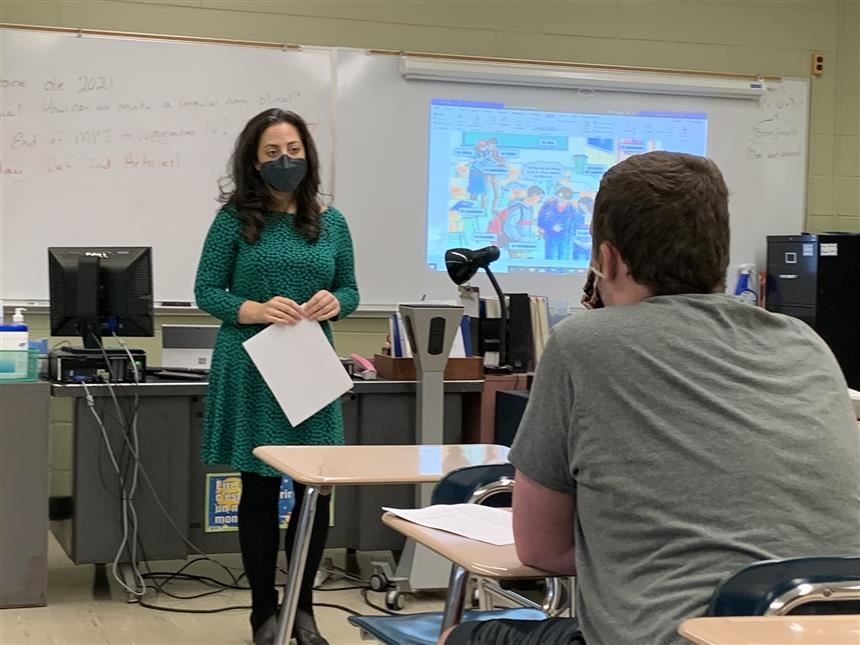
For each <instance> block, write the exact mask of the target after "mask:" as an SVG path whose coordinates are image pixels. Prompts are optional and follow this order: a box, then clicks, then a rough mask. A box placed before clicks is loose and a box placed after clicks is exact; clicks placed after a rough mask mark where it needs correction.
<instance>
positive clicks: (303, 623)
mask: <svg viewBox="0 0 860 645" xmlns="http://www.w3.org/2000/svg"><path fill="white" fill-rule="evenodd" d="M293 638H295V639H296V645H329V642H328V641H327V640H326V639H324V638H323V637H322V636H321V635H320V630H319V628H318V627H317V623H316V621H315V620H314V616H313V614H311V613H309V612H307V611H305V610H303V609H299V610H298V611H296V620H295V622H294V624H293ZM254 645H259V644H257V643H255V644H254Z"/></svg>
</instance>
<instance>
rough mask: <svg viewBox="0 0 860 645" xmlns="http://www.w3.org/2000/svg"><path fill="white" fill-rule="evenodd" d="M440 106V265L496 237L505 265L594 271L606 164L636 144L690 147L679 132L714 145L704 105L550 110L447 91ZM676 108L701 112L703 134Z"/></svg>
mask: <svg viewBox="0 0 860 645" xmlns="http://www.w3.org/2000/svg"><path fill="white" fill-rule="evenodd" d="M434 108H438V109H439V110H440V111H439V112H438V114H439V115H442V116H440V117H439V118H438V119H437V120H434V122H433V128H431V155H430V167H429V178H428V182H429V184H428V185H429V186H430V192H429V194H428V200H429V206H430V213H429V214H428V262H430V263H431V264H433V265H434V267H438V268H440V269H441V268H443V266H441V265H438V264H435V263H434V258H435V257H440V256H442V255H443V254H444V248H450V247H451V246H465V247H469V248H479V247H482V246H487V245H491V244H492V245H495V246H498V247H499V249H500V251H501V258H500V260H499V262H497V265H495V266H498V268H499V269H501V270H503V271H505V270H507V271H541V272H571V271H584V270H586V268H587V267H588V263H589V261H590V257H591V233H590V226H591V217H592V213H593V210H594V198H595V196H596V195H597V190H598V188H599V186H600V179H601V177H602V176H603V174H604V173H605V172H606V171H607V170H608V169H609V168H610V167H612V166H613V165H615V164H616V163H618V162H620V161H622V160H623V159H626V158H628V157H630V156H632V155H635V154H640V153H643V152H648V151H650V150H658V149H663V150H666V149H680V150H684V145H681V144H685V145H686V140H682V139H681V138H680V135H678V134H677V133H678V132H683V133H684V136H685V137H687V138H688V139H689V141H690V143H689V145H688V146H687V149H686V150H684V151H689V152H693V153H694V154H695V153H698V154H704V145H705V141H706V139H705V137H706V126H707V120H706V117H705V115H699V114H695V115H667V114H656V115H652V114H650V113H649V114H647V115H593V114H574V113H569V114H568V113H545V112H527V111H525V110H520V109H510V110H507V109H501V106H497V105H495V104H494V105H491V106H489V107H487V106H486V105H484V104H480V105H478V106H477V107H473V106H472V104H468V103H467V104H460V103H456V102H455V103H454V104H450V103H449V102H444V101H440V104H439V105H438V106H436V105H434ZM433 114H437V113H436V112H433ZM676 116H677V117H678V118H681V119H687V120H688V121H690V122H692V121H693V120H695V122H696V123H697V124H698V126H697V127H698V130H696V132H697V135H698V137H699V138H698V139H695V140H694V139H693V138H692V137H691V136H690V134H689V132H690V130H688V129H687V128H688V126H687V125H686V123H684V124H680V125H679V124H678V118H675V117H676ZM565 119H566V121H565ZM661 119H662V120H661ZM487 126H490V127H487ZM673 128H674V129H673ZM622 133H623V135H624V136H619V135H621V134H622ZM643 135H647V136H643ZM673 137H674V138H673ZM679 142H680V143H679ZM699 148H700V149H701V150H699ZM443 182H444V183H443ZM443 186H445V187H446V189H443ZM441 190H446V192H447V195H446V196H445V197H443V195H442V194H441ZM443 200H444V201H443ZM446 209H447V236H445V239H446V244H442V239H441V238H442V235H440V233H441V231H442V230H445V226H446V225H445V223H443V220H442V218H441V217H438V216H436V217H435V218H434V216H433V214H432V213H433V212H436V213H438V214H439V215H441V214H442V213H443V212H445V210H446ZM431 231H438V232H439V233H434V234H433V235H432V236H431V235H430V233H431ZM431 240H433V241H432V242H431ZM431 243H432V244H433V245H434V246H433V248H432V249H431V246H430V245H431Z"/></svg>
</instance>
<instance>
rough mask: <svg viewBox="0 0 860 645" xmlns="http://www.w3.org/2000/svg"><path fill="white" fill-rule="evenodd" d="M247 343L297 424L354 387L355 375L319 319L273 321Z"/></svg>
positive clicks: (259, 367) (251, 354)
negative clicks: (343, 363) (347, 371)
mask: <svg viewBox="0 0 860 645" xmlns="http://www.w3.org/2000/svg"><path fill="white" fill-rule="evenodd" d="M244 345H245V351H247V352H248V355H249V356H250V357H251V360H252V361H254V365H256V366H257V369H258V370H259V371H260V374H261V375H262V376H263V380H265V381H266V384H267V385H268V386H269V389H270V390H271V391H272V394H273V395H274V396H275V400H277V402H278V403H279V404H280V406H281V409H282V410H283V411H284V414H286V415H287V419H289V421H290V423H291V424H292V425H294V426H297V425H299V424H300V423H301V422H302V421H305V420H306V419H308V418H309V417H311V416H313V415H314V414H316V413H317V412H319V411H320V410H321V409H323V408H324V407H325V406H327V405H328V404H329V403H331V402H332V401H334V400H335V399H337V398H338V397H340V396H341V395H342V394H344V393H346V392H349V390H351V389H352V379H351V378H350V377H349V374H347V373H346V370H345V369H344V368H343V365H341V362H340V359H339V358H338V357H337V354H336V353H335V351H334V348H333V347H332V346H331V345H330V344H329V342H328V339H327V338H326V337H325V334H324V333H323V330H322V327H320V325H319V323H318V322H315V321H312V320H301V321H299V322H298V323H296V324H295V325H269V326H268V327H266V328H265V329H264V330H263V331H261V332H260V333H259V334H257V335H256V336H254V337H252V338H249V339H248V340H246V341H245V343H244Z"/></svg>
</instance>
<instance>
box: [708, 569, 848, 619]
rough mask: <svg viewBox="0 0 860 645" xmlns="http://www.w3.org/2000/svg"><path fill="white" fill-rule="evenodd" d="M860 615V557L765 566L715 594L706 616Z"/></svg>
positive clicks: (746, 572)
mask: <svg viewBox="0 0 860 645" xmlns="http://www.w3.org/2000/svg"><path fill="white" fill-rule="evenodd" d="M788 614H860V556H856V555H855V556H821V557H806V558H787V559H784V560H765V561H763V562H755V563H753V564H751V565H748V566H746V567H744V568H743V569H741V570H740V571H738V572H737V573H735V574H734V575H732V576H731V577H730V578H728V579H727V580H726V581H725V582H723V583H722V584H721V585H720V586H719V587H717V589H716V590H715V591H714V595H713V596H712V597H711V602H710V604H709V605H708V611H707V614H706V615H707V616H784V615H788Z"/></svg>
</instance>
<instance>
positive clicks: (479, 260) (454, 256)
mask: <svg viewBox="0 0 860 645" xmlns="http://www.w3.org/2000/svg"><path fill="white" fill-rule="evenodd" d="M498 259H499V248H498V247H496V246H485V247H484V248H482V249H477V250H474V251H473V250H472V249H448V250H447V251H445V266H446V267H447V268H448V275H449V276H450V278H451V280H453V281H454V284H457V285H461V284H463V283H464V282H468V281H469V279H470V278H471V277H472V276H473V275H475V274H476V273H477V272H478V269H483V270H484V271H486V272H487V277H488V278H489V279H490V282H491V283H492V285H493V288H494V289H495V290H496V295H497V296H498V297H499V311H500V314H501V320H500V321H499V368H500V369H501V370H507V369H508V367H507V365H508V338H507V336H508V334H507V327H508V307H507V304H506V303H505V294H504V293H502V288H501V287H500V286H499V283H498V282H497V281H496V276H494V275H493V272H492V271H490V263H491V262H495V261H496V260H498Z"/></svg>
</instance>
